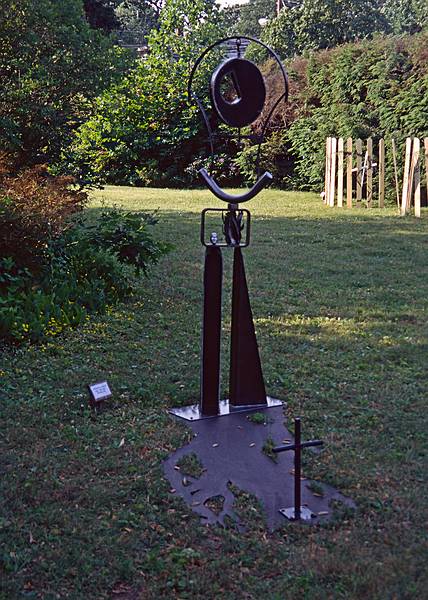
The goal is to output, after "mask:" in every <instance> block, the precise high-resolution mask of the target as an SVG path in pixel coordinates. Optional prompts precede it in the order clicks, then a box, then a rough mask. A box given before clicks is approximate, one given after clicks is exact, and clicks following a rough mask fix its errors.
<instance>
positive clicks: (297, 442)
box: [273, 417, 324, 521]
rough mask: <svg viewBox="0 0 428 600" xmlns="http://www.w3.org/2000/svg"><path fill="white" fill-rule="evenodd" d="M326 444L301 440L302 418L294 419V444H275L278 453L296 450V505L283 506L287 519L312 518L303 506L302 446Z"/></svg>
mask: <svg viewBox="0 0 428 600" xmlns="http://www.w3.org/2000/svg"><path fill="white" fill-rule="evenodd" d="M323 444H324V442H323V441H321V440H309V441H308V442H302V441H301V422H300V418H299V417H298V418H296V419H294V444H287V445H286V446H275V448H273V452H275V453H276V454H278V453H279V452H285V451H286V450H294V506H292V507H290V508H281V509H280V511H279V512H280V513H282V514H283V515H284V516H285V517H287V519H290V520H292V521H300V519H303V520H304V521H308V520H310V519H312V513H311V511H310V510H309V509H308V508H306V507H304V506H302V488H301V485H302V483H301V476H302V452H301V451H302V448H311V447H312V446H322V445H323Z"/></svg>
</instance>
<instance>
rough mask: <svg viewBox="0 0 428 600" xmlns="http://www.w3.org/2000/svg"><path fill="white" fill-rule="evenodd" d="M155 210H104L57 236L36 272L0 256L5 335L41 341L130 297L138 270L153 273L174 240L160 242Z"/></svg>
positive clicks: (0, 330)
mask: <svg viewBox="0 0 428 600" xmlns="http://www.w3.org/2000/svg"><path fill="white" fill-rule="evenodd" d="M155 223H156V219H155V218H154V217H153V215H146V214H142V215H141V214H136V213H130V212H125V213H122V212H121V211H119V210H117V209H114V208H113V209H109V210H106V211H103V212H102V213H101V215H100V217H99V219H98V220H97V221H96V222H95V223H93V224H84V223H79V224H76V225H75V226H74V227H71V228H69V229H68V230H66V231H65V232H64V233H63V234H62V235H61V236H59V237H57V238H56V239H54V240H52V241H51V242H50V244H49V245H48V247H47V248H46V250H45V256H44V264H43V268H42V269H41V270H39V271H38V272H37V274H34V273H31V272H30V271H29V270H28V269H23V268H20V267H19V266H18V265H17V264H16V263H15V262H14V260H13V259H12V258H10V257H7V258H3V259H2V261H1V262H0V337H1V338H2V339H4V340H6V341H15V342H22V341H24V340H27V339H28V340H31V341H37V340H41V339H43V338H46V337H51V336H55V335H58V334H59V333H61V332H62V331H63V330H64V329H66V328H68V327H75V326H77V325H79V324H80V323H81V322H82V321H84V320H85V319H86V317H87V315H88V314H90V313H94V312H102V311H104V310H105V309H106V308H107V307H108V306H111V305H112V304H115V303H116V302H118V301H120V300H123V299H126V298H127V297H128V296H129V295H130V294H131V293H132V290H133V287H134V282H135V281H134V279H135V278H134V276H135V275H139V274H140V271H142V272H143V273H144V274H145V275H147V274H148V272H149V268H150V265H152V264H155V263H157V262H158V260H159V259H160V258H161V256H162V255H163V254H165V252H167V251H168V250H169V249H170V246H168V245H166V244H162V243H160V242H156V241H155V240H154V239H153V237H152V235H151V233H150V232H149V231H148V230H147V228H148V226H152V225H154V224H155Z"/></svg>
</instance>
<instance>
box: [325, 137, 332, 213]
mask: <svg viewBox="0 0 428 600" xmlns="http://www.w3.org/2000/svg"><path fill="white" fill-rule="evenodd" d="M330 152H331V138H330V137H328V138H327V139H326V141H325V177H324V198H323V202H324V204H328V201H329V197H330Z"/></svg>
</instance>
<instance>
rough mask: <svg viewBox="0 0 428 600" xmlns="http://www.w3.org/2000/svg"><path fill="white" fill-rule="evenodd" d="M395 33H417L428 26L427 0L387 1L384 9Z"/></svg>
mask: <svg viewBox="0 0 428 600" xmlns="http://www.w3.org/2000/svg"><path fill="white" fill-rule="evenodd" d="M382 10H383V13H384V14H385V17H386V18H387V20H388V22H389V24H390V26H391V28H392V30H393V32H394V33H411V34H413V33H416V32H418V31H421V30H422V29H423V28H424V27H427V26H428V2H427V1H426V0H386V2H385V3H384V6H383V8H382Z"/></svg>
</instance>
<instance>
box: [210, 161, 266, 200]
mask: <svg viewBox="0 0 428 600" xmlns="http://www.w3.org/2000/svg"><path fill="white" fill-rule="evenodd" d="M199 174H200V176H201V177H202V179H203V180H204V181H205V183H206V184H207V186H208V188H209V189H210V190H211V192H212V193H213V194H214V196H217V198H220V200H223V201H224V202H228V203H229V204H239V203H240V202H247V200H251V198H254V196H257V194H258V193H259V192H260V191H261V190H262V189H263V188H265V187H267V186H268V185H270V184H271V183H272V180H273V177H272V174H271V173H269V171H266V172H265V173H263V175H262V176H261V177H259V179H258V180H257V181H256V183H255V184H254V185H253V187H252V188H251V189H250V190H248V192H245V194H238V195H237V196H234V195H232V194H226V192H223V190H222V189H221V188H220V187H219V186H218V185H217V184H216V182H215V181H214V179H213V178H212V177H211V175H209V173H208V171H207V170H206V169H200V170H199Z"/></svg>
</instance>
